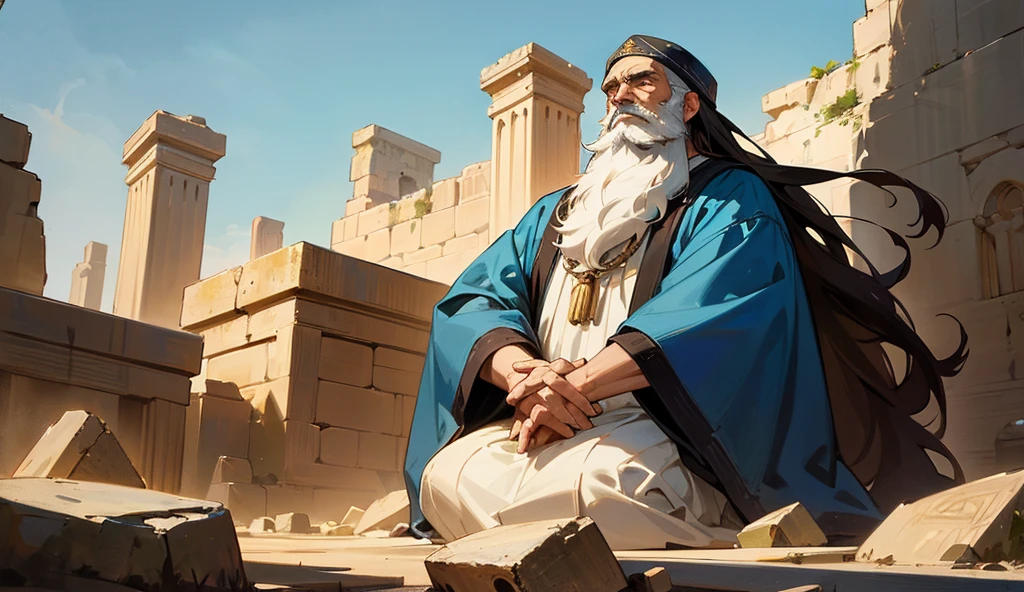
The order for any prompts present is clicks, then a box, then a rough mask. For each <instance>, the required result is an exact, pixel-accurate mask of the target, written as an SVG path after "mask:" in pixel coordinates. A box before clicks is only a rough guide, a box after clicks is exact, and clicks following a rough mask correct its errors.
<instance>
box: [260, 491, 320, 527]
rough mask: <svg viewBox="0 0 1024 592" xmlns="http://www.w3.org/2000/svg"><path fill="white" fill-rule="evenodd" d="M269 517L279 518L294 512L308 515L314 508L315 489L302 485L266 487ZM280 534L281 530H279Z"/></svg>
mask: <svg viewBox="0 0 1024 592" xmlns="http://www.w3.org/2000/svg"><path fill="white" fill-rule="evenodd" d="M264 489H266V490H267V515H268V516H277V515H279V514H286V513H292V512H299V513H303V514H308V512H309V510H310V509H312V507H313V488H312V487H308V486H301V485H288V484H277V485H265V486H264ZM278 532H280V529H278Z"/></svg>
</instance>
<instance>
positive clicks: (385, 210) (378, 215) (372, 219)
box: [357, 204, 391, 235]
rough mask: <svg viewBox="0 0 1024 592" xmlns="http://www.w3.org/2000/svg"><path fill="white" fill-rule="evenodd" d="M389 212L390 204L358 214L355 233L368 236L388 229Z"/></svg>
mask: <svg viewBox="0 0 1024 592" xmlns="http://www.w3.org/2000/svg"><path fill="white" fill-rule="evenodd" d="M390 211H391V204H381V205H379V206H374V207H372V208H370V209H368V210H366V211H365V212H362V213H360V214H359V226H358V229H357V233H358V234H360V235H368V234H370V233H371V232H376V231H378V230H380V229H382V228H387V227H388V215H389V213H390Z"/></svg>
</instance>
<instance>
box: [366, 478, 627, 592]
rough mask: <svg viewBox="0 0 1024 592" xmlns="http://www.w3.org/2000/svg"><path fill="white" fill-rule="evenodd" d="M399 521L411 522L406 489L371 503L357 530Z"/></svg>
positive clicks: (391, 525)
mask: <svg viewBox="0 0 1024 592" xmlns="http://www.w3.org/2000/svg"><path fill="white" fill-rule="evenodd" d="M399 522H405V523H408V522H409V495H408V494H407V493H406V491H405V490H404V489H402V490H399V491H393V492H391V493H389V494H387V495H386V496H384V497H382V498H380V499H378V500H376V501H374V502H373V503H372V504H370V506H369V507H368V508H366V512H364V513H363V515H362V517H360V518H359V523H358V524H356V530H355V531H356V534H363V533H364V532H368V531H371V530H386V531H390V530H391V529H392V528H394V527H395V525H396V524H398V523H399ZM466 589H467V590H471V589H472V588H466ZM616 592H618V591H616Z"/></svg>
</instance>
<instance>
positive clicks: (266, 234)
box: [249, 216, 284, 259]
mask: <svg viewBox="0 0 1024 592" xmlns="http://www.w3.org/2000/svg"><path fill="white" fill-rule="evenodd" d="M283 246H284V222H281V221H280V220H274V219H272V218H264V217H263V216H257V217H256V218H255V219H253V221H252V238H251V239H250V243H249V258H250V259H259V258H260V257H262V256H264V255H267V254H269V253H273V252H274V251H276V250H278V249H280V248H281V247H283Z"/></svg>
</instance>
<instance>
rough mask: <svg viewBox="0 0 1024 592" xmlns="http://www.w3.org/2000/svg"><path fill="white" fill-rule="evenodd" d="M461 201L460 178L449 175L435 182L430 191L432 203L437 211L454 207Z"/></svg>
mask: <svg viewBox="0 0 1024 592" xmlns="http://www.w3.org/2000/svg"><path fill="white" fill-rule="evenodd" d="M458 202H459V178H458V177H449V178H447V179H442V180H440V181H438V182H436V183H434V185H433V187H432V188H431V192H430V203H432V204H433V211H435V212H437V211H439V210H443V209H446V208H451V207H454V206H455V204H457V203H458Z"/></svg>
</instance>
